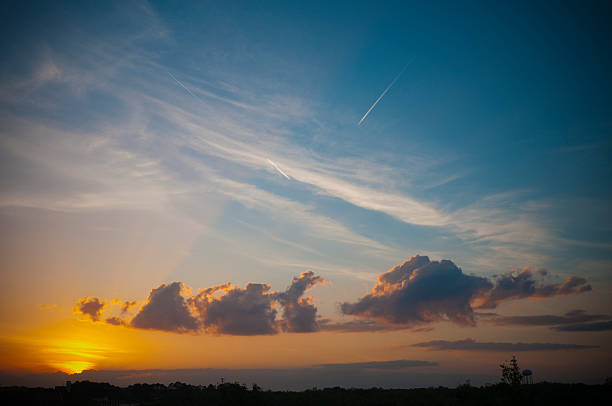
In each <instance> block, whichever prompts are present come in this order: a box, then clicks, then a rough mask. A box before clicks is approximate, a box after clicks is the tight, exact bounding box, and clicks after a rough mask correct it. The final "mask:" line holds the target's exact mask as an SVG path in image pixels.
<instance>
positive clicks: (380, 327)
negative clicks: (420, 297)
mask: <svg viewBox="0 0 612 406" xmlns="http://www.w3.org/2000/svg"><path fill="white" fill-rule="evenodd" d="M318 323H319V329H320V331H339V332H343V333H356V332H368V331H393V330H404V329H408V328H409V327H406V326H401V325H390V324H385V323H378V322H376V321H375V320H350V321H344V322H334V321H332V320H331V319H320V320H318Z"/></svg>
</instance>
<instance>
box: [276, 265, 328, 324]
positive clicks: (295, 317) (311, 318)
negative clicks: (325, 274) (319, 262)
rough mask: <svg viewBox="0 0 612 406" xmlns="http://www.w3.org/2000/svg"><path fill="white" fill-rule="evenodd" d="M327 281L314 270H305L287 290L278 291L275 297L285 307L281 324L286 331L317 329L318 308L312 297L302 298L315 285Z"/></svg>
mask: <svg viewBox="0 0 612 406" xmlns="http://www.w3.org/2000/svg"><path fill="white" fill-rule="evenodd" d="M325 282H326V281H325V280H324V279H323V278H321V277H320V276H316V275H315V274H314V272H312V271H306V272H303V273H302V274H301V275H300V276H296V277H295V278H293V281H292V282H291V286H289V288H287V290H286V291H285V292H281V293H277V294H276V295H275V299H276V300H277V301H278V303H279V304H280V305H281V307H282V308H283V319H282V320H281V326H282V329H283V330H284V331H288V332H292V333H308V332H313V331H317V330H318V329H319V326H318V324H317V308H316V307H315V305H314V303H313V301H312V298H310V297H305V298H302V296H303V295H304V293H305V292H306V291H307V290H308V289H310V288H312V287H313V286H315V285H316V284H323V283H325Z"/></svg>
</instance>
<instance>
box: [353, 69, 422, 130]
mask: <svg viewBox="0 0 612 406" xmlns="http://www.w3.org/2000/svg"><path fill="white" fill-rule="evenodd" d="M413 60H414V59H413ZM413 60H411V61H409V62H408V63H407V64H406V65H405V66H404V69H402V71H401V72H400V73H399V74H398V75H397V76H396V77H395V79H393V81H392V82H391V83H390V84H389V86H387V88H386V89H385V90H384V91H383V92H382V93H381V94H380V96H378V99H376V101H375V102H374V104H373V105H372V107H370V109H369V110H368V111H366V113H365V114H364V115H363V117H361V120H359V123H357V125H361V123H363V120H365V119H366V117H367V116H368V114H370V112H371V111H372V110H373V109H374V107H375V106H376V105H377V104H378V102H379V101H380V99H382V98H383V97H384V96H385V94H387V92H388V91H389V89H391V87H392V86H393V85H394V84H395V82H397V80H398V79H399V78H400V76H402V73H404V71H405V70H406V68H407V67H408V65H410V64H411V63H412V61H413Z"/></svg>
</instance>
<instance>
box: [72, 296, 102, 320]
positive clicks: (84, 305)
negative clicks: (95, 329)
mask: <svg viewBox="0 0 612 406" xmlns="http://www.w3.org/2000/svg"><path fill="white" fill-rule="evenodd" d="M105 306H106V303H105V301H104V300H100V299H98V298H97V297H92V298H89V297H87V296H85V297H84V298H82V299H80V300H79V301H78V303H77V305H76V306H75V307H74V309H73V311H74V312H75V313H77V314H82V315H84V316H88V317H90V318H91V319H92V320H93V321H98V320H99V319H100V316H101V315H102V312H103V311H104V307H105Z"/></svg>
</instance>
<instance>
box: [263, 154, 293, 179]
mask: <svg viewBox="0 0 612 406" xmlns="http://www.w3.org/2000/svg"><path fill="white" fill-rule="evenodd" d="M268 162H270V165H272V166H273V167H274V168H276V170H277V171H279V172H280V174H281V175H283V176H284V177H285V178H287V179H289V180H291V178H290V177H289V175H287V174H286V173H285V172H283V170H282V169H281V168H279V167H278V165H276V164H275V163H274V162H273V161H272V160H271V159H269V158H268Z"/></svg>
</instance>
